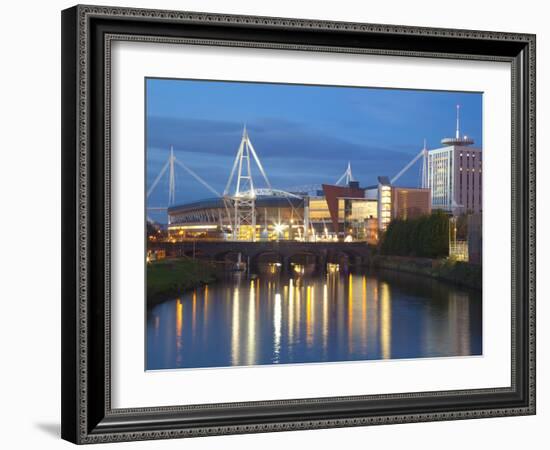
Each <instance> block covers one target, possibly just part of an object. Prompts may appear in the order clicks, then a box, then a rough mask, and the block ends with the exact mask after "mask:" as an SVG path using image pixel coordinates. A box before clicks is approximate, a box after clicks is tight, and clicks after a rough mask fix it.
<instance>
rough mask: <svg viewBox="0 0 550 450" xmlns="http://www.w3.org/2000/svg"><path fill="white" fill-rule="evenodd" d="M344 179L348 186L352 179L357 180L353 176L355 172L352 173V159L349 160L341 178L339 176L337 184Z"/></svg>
mask: <svg viewBox="0 0 550 450" xmlns="http://www.w3.org/2000/svg"><path fill="white" fill-rule="evenodd" d="M342 181H343V182H344V184H345V185H346V186H347V185H349V183H350V182H351V181H355V179H354V178H353V174H352V173H351V162H350V161H348V167H347V168H346V171H345V172H344V173H343V174H342V176H341V177H340V178H338V181H336V185H339V184H340V183H341V182H342Z"/></svg>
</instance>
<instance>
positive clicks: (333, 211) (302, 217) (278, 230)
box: [168, 177, 431, 244]
mask: <svg viewBox="0 0 550 450" xmlns="http://www.w3.org/2000/svg"><path fill="white" fill-rule="evenodd" d="M292 195H293V197H282V196H276V195H262V196H258V197H257V198H256V199H255V210H256V212H255V216H256V222H255V227H254V229H253V228H252V227H251V226H248V225H246V226H241V228H240V230H239V235H238V236H237V239H239V240H256V241H262V240H297V241H310V242H311V241H337V240H344V241H365V242H368V243H370V244H376V243H377V242H378V237H379V233H380V231H384V230H385V229H386V227H387V225H388V223H389V222H390V221H391V220H392V219H393V218H397V217H398V218H404V219H406V218H414V217H417V216H419V215H422V214H429V213H430V212H431V197H430V191H429V190H428V189H418V188H402V187H396V186H392V185H391V184H390V183H389V180H388V178H387V177H380V178H379V184H378V185H377V186H371V187H370V188H362V187H360V186H359V182H357V181H349V182H348V185H347V186H338V185H329V184H323V185H322V190H320V191H319V192H317V195H307V194H303V195H301V196H300V195H297V193H293V194H292ZM168 218H169V224H168V232H169V237H170V239H172V240H187V239H212V240H222V239H233V238H234V237H233V236H234V234H233V230H232V226H233V224H234V220H233V218H232V209H231V208H230V205H228V204H227V203H226V202H225V201H224V199H223V198H214V199H207V200H203V201H199V202H193V203H188V204H184V205H178V206H173V207H171V208H169V209H168Z"/></svg>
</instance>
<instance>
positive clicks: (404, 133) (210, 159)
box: [146, 79, 482, 206]
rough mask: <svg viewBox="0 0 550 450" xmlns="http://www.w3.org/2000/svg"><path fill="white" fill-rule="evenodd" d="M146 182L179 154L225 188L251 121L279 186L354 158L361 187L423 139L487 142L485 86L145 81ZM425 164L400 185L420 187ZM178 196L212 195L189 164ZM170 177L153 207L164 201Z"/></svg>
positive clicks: (325, 178)
mask: <svg viewBox="0 0 550 450" xmlns="http://www.w3.org/2000/svg"><path fill="white" fill-rule="evenodd" d="M146 98H147V104H146V127H147V175H148V176H147V182H148V184H149V185H150V184H151V183H152V181H153V180H154V179H155V177H156V175H157V174H158V172H159V171H160V169H161V168H162V165H163V164H164V162H165V161H166V160H167V158H168V154H169V150H170V146H171V145H173V146H174V151H175V154H176V157H177V158H178V159H180V160H181V161H183V162H184V163H185V164H186V165H187V166H189V167H190V168H191V169H193V170H194V171H195V172H197V173H198V174H199V175H200V176H201V177H202V178H204V179H205V180H206V181H207V182H208V183H209V184H211V185H212V186H213V187H214V188H215V189H216V190H218V191H223V188H224V186H225V183H226V182H227V178H228V176H229V172H230V170H231V165H232V161H233V159H234V157H235V154H236V151H237V148H238V146H239V143H240V139H241V135H242V130H243V125H244V124H245V123H246V126H247V129H248V132H249V135H250V139H251V141H252V144H253V145H254V147H255V149H256V151H257V153H258V156H259V157H260V160H261V161H262V164H263V166H264V168H265V170H266V172H267V174H268V176H269V178H270V181H271V184H272V185H273V187H276V188H279V189H284V188H288V187H292V186H298V185H305V184H317V183H319V184H320V183H329V184H330V183H334V182H335V181H336V180H337V179H338V178H339V177H340V175H341V174H342V173H343V172H344V171H345V169H346V166H347V163H348V161H351V165H352V170H353V175H354V177H355V178H356V179H357V180H359V181H360V183H361V185H363V186H365V185H370V184H374V183H375V182H376V177H377V176H378V175H387V176H390V177H391V176H393V175H395V174H396V173H397V172H398V171H399V170H400V169H401V168H402V167H403V166H404V165H405V164H406V163H407V162H409V161H410V160H411V158H412V157H413V156H414V155H415V154H417V153H418V152H419V151H420V149H421V148H422V145H423V140H424V138H425V139H426V140H427V144H428V148H437V147H440V144H439V142H440V140H441V139H442V138H443V137H449V136H454V132H455V117H456V105H457V104H460V105H461V115H460V117H461V127H460V128H461V132H462V134H467V135H468V136H470V137H472V138H473V139H474V140H475V141H476V146H481V145H480V144H481V138H482V136H481V133H482V123H481V122H482V95H481V94H480V93H464V92H443V91H416V90H400V89H377V88H350V87H332V86H308V85H285V84H271V83H240V82H218V81H200V80H168V79H147V80H146ZM418 182H419V167H418V166H416V167H414V168H413V169H411V170H410V171H409V172H408V173H407V174H406V175H404V176H403V177H402V178H401V179H400V181H399V183H398V184H401V185H406V186H416V185H417V184H418ZM176 186H177V191H176V202H177V203H185V202H189V201H194V200H200V199H203V198H208V197H212V194H211V193H210V192H209V191H208V190H206V189H205V188H204V187H203V186H202V185H201V184H200V183H198V182H197V181H196V180H195V179H193V178H192V177H190V176H189V175H188V174H187V173H186V172H184V171H183V170H182V169H177V170H176ZM167 198H168V177H164V179H163V180H162V181H161V182H160V183H159V185H158V187H157V188H156V189H155V191H154V192H153V194H152V195H151V197H150V198H149V202H148V204H149V206H161V205H162V206H166V204H167Z"/></svg>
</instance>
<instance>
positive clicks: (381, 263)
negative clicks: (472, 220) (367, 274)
mask: <svg viewBox="0 0 550 450" xmlns="http://www.w3.org/2000/svg"><path fill="white" fill-rule="evenodd" d="M372 263H373V266H374V267H377V268H381V269H389V270H396V271H400V272H407V273H412V274H418V275H424V276H428V277H432V278H436V279H438V280H443V281H448V282H451V283H455V284H458V285H461V286H465V287H469V288H472V289H478V290H481V282H482V279H481V274H482V269H481V266H478V265H475V264H469V263H466V262H461V261H452V260H449V259H429V258H416V257H407V256H385V255H377V256H375V257H374V259H373V261H372Z"/></svg>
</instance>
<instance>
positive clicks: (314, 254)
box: [149, 241, 373, 268]
mask: <svg viewBox="0 0 550 450" xmlns="http://www.w3.org/2000/svg"><path fill="white" fill-rule="evenodd" d="M149 248H150V249H152V250H158V249H163V250H165V251H166V256H167V257H177V256H194V257H196V258H200V259H205V260H210V261H216V262H235V261H237V260H238V255H239V253H240V254H241V260H242V261H243V262H247V261H249V262H250V265H251V267H256V265H257V264H258V263H280V264H282V265H283V267H285V268H288V267H289V265H290V264H291V263H296V264H311V263H315V264H317V265H318V266H319V267H324V266H325V265H326V264H327V263H334V264H340V265H348V264H364V263H367V262H368V261H369V259H370V257H371V255H372V253H373V248H372V247H371V246H369V245H367V244H366V243H364V242H296V241H280V242H276V241H269V242H246V241H185V242H176V243H169V242H157V243H149Z"/></svg>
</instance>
